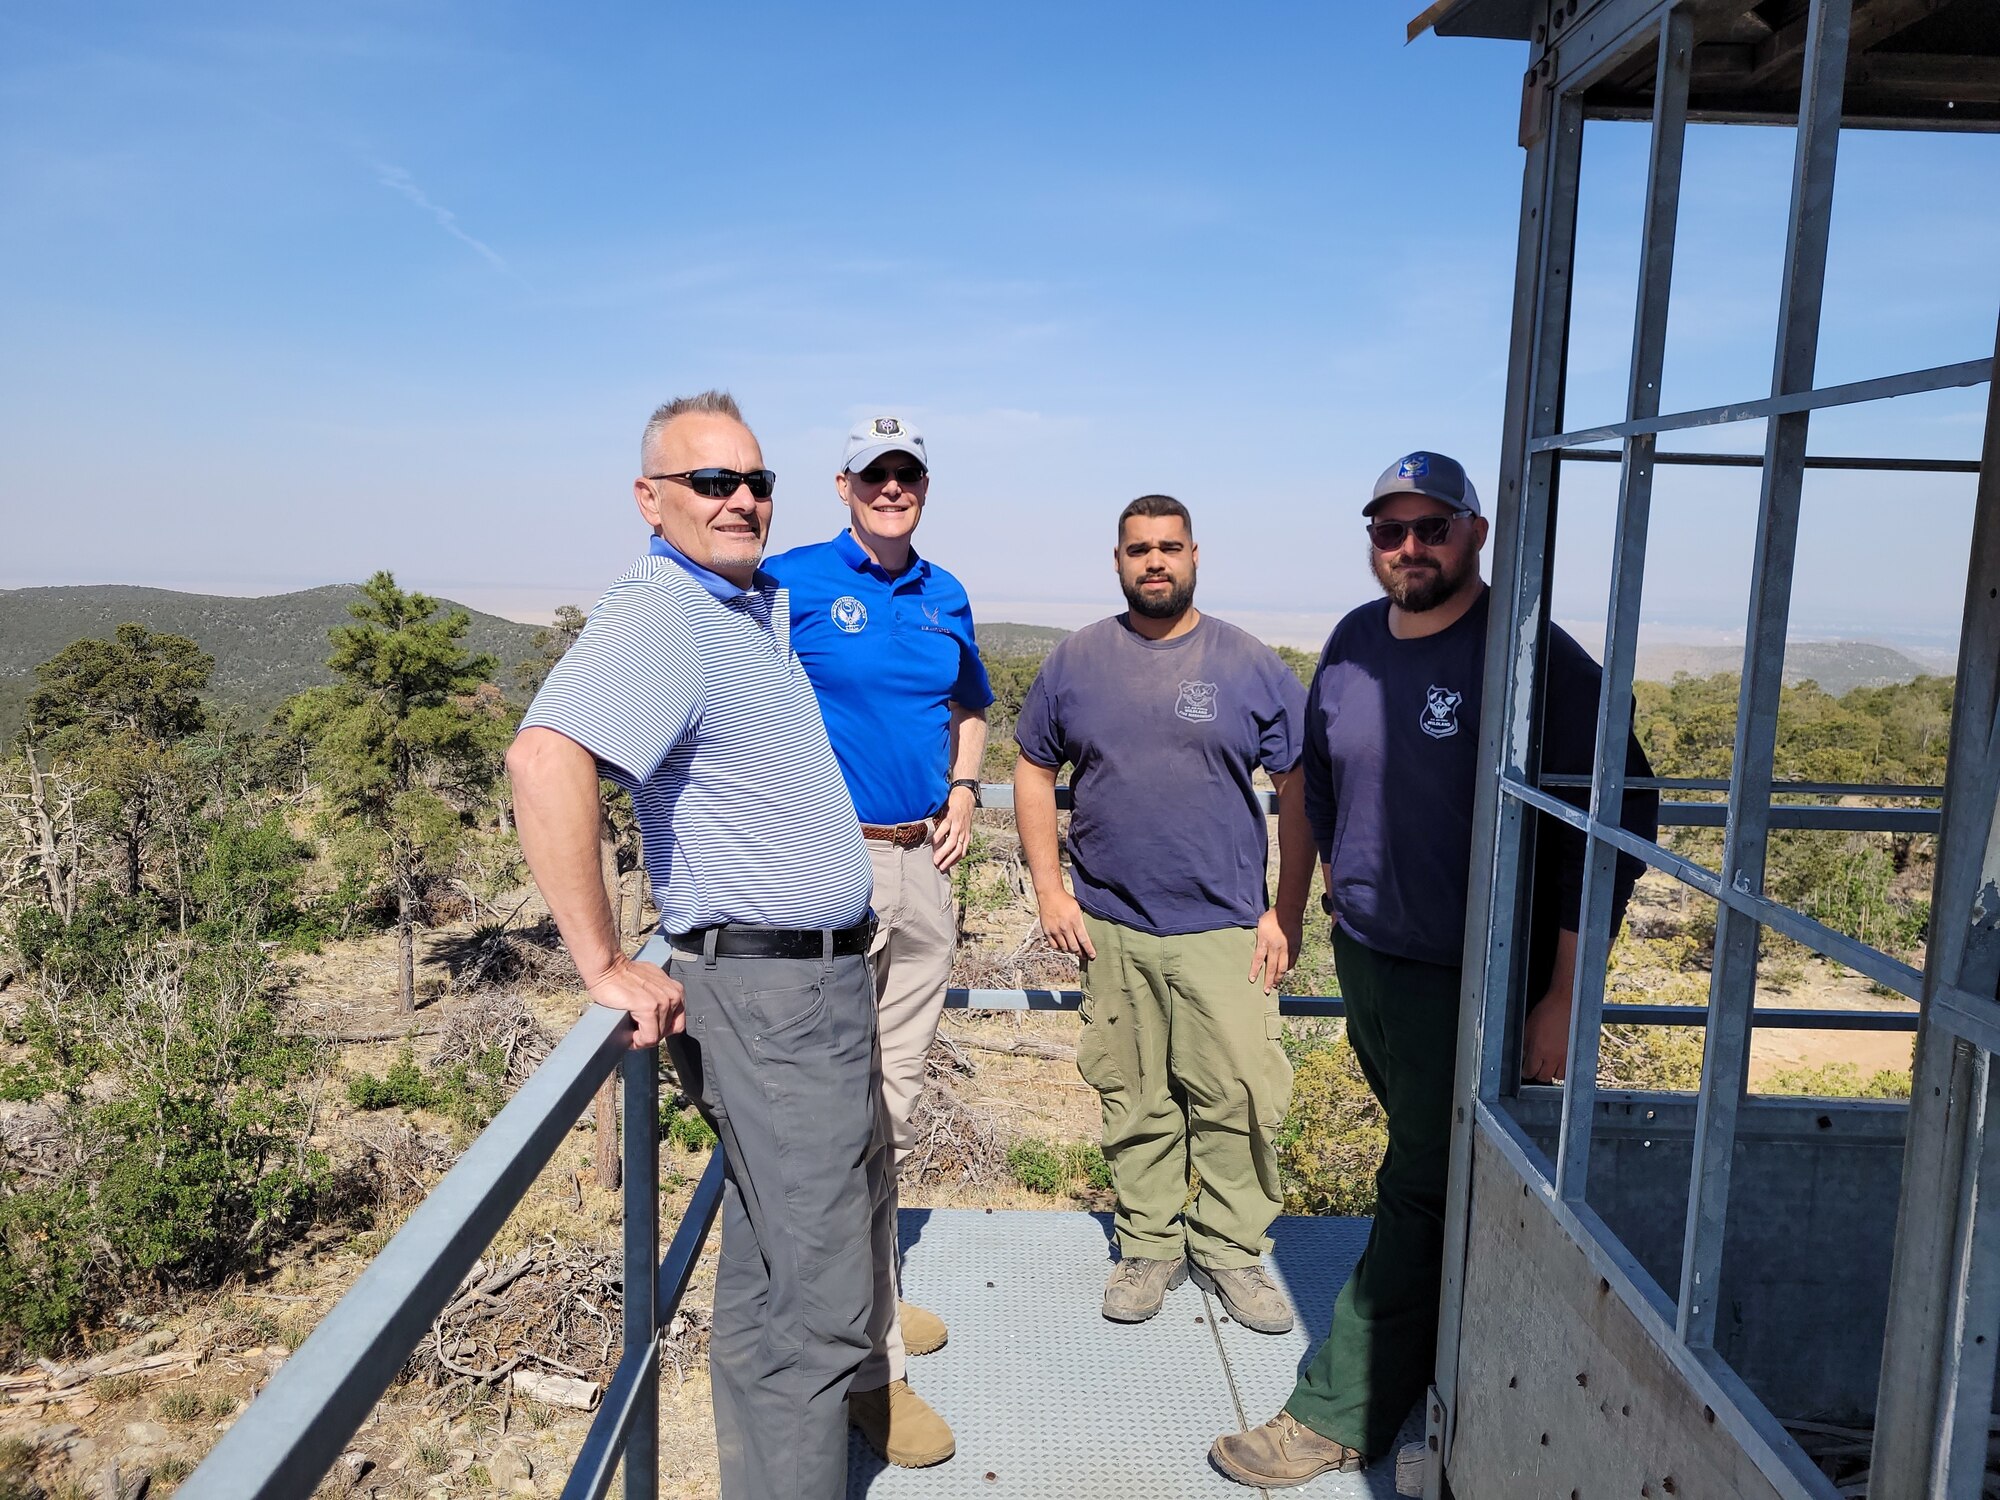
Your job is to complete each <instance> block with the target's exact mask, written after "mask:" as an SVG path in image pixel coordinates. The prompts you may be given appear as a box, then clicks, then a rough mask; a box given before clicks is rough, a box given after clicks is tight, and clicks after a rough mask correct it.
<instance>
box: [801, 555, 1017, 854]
mask: <svg viewBox="0 0 2000 1500" xmlns="http://www.w3.org/2000/svg"><path fill="white" fill-rule="evenodd" d="M764 570H765V571H766V572H767V573H769V574H771V575H772V576H773V577H774V578H776V579H777V580H778V581H779V582H780V583H782V584H783V585H784V586H785V590H786V592H787V593H789V594H790V595H791V597H792V645H793V646H794V647H795V648H796V649H797V651H798V653H799V660H800V661H802V662H804V663H805V668H806V675H807V676H808V677H810V678H811V679H812V683H813V686H814V687H815V688H817V689H818V690H819V706H820V713H821V715H822V716H823V717H824V718H825V720H826V732H827V737H828V738H829V739H831V740H832V741H833V753H834V755H835V756H836V757H838V758H839V761H840V770H841V774H842V775H844V776H845V777H846V778H847V790H848V793H849V794H850V795H851V796H852V797H853V798H854V808H855V811H856V812H858V813H859V814H860V815H861V820H862V821H863V822H864V823H914V822H916V821H917V820H918V819H920V818H928V817H929V816H930V815H931V814H932V813H934V812H936V811H937V810H938V809H939V808H940V807H942V806H944V799H945V789H946V784H947V782H948V780H949V778H950V771H951V705H952V704H954V703H956V704H958V705H959V707H961V708H972V709H979V708H984V707H986V706H987V705H988V704H989V703H991V702H992V701H993V689H992V687H991V686H989V685H988V683H987V680H986V667H985V665H984V663H982V662H981V661H980V659H979V643H978V641H977V639H976V638H975V637H974V635H973V631H972V604H971V602H970V601H969V600H968V599H967V598H966V596H965V588H964V586H963V585H962V584H960V583H959V581H958V580H957V579H956V578H954V577H952V576H951V574H949V573H947V572H946V571H945V570H944V569H943V568H940V567H938V566H937V565H936V564H935V563H932V562H930V561H928V560H926V559H924V558H921V557H919V556H917V555H916V553H915V552H912V553H911V554H910V564H909V566H908V567H906V568H904V569H903V571H902V572H900V573H896V574H891V573H889V572H887V571H886V570H885V569H884V568H883V567H882V566H881V565H880V564H879V563H877V562H876V561H875V560H874V559H873V558H871V557H869V555H868V553H867V552H866V551H865V550H864V549H863V548H862V546H861V544H860V543H859V542H857V541H856V540H855V539H854V535H853V533H852V532H850V531H846V530H843V531H842V532H841V533H840V535H839V536H837V537H835V538H834V539H833V540H832V541H830V542H815V543H813V544H812V545H810V546H806V547H794V548H793V549H792V550H791V551H789V552H781V553H779V554H778V555H777V556H776V557H771V558H766V559H765V561H764Z"/></svg>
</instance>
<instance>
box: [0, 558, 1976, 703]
mask: <svg viewBox="0 0 2000 1500" xmlns="http://www.w3.org/2000/svg"><path fill="white" fill-rule="evenodd" d="M360 592H361V590H360V586H359V585H357V584H330V585H327V586H325V587H322V588H316V589H303V590H301V591H299V592H297V593H291V594H271V595H266V596H264V597H262V598H254V599H238V598H230V597H226V596H222V595H215V594H184V593H179V592H176V591H174V590H172V589H155V588H142V587H139V586H137V585H134V584H92V585H84V586H71V587H61V588H25V589H0V742H4V741H5V740H7V739H11V738H12V736H13V734H14V732H15V731H16V730H17V729H19V728H20V726H21V722H22V716H23V714H24V711H25V709H26V706H27V701H28V697H29V695H30V694H31V693H32V692H33V691H34V686H35V678H34V669H35V667H36V665H37V664H38V663H41V662H44V661H47V660H48V659H49V658H50V657H52V656H54V655H55V654H56V653H57V652H58V651H60V650H62V648H63V647H65V646H67V645H69V644H70V642H72V641H77V640H82V639H84V638H86V637H93V636H94V637H97V638H100V639H102V638H105V637H108V636H109V635H110V634H111V633H112V631H114V630H115V629H117V627H118V626H119V625H121V624H123V623H124V622H125V621H127V620H134V621H137V622H138V623H139V624H141V625H144V626H145V627H146V628H147V629H148V630H154V631H165V632H170V633H172V634H175V635H184V636H187V637H189V638H190V639H191V640H193V641H194V642H195V643H196V644H197V645H199V646H200V647H201V648H202V650H204V651H206V652H208V653H209V654H210V655H211V656H213V657H214V658H215V673H214V676H213V677H212V678H211V679H210V682H209V693H208V696H209V699H210V701H211V702H212V703H213V704H214V706H215V707H216V708H218V709H221V710H223V711H224V712H227V713H230V714H233V715H235V716H236V717H237V718H238V719H240V720H241V721H242V722H244V723H246V724H258V723H261V722H263V721H264V720H265V719H267V718H268V717H269V716H270V714H271V712H272V711H273V710H274V709H276V708H277V706H278V705H279V704H280V703H282V702H284V700H285V699H286V698H288V697H290V696H291V695H292V694H293V693H296V692H298V691H299V690H300V689H301V688H306V687H311V686H313V685H315V684H317V683H323V682H330V681H332V674H331V673H330V672H328V670H327V667H326V658H327V654H328V653H329V652H330V651H331V650H332V645H331V643H330V642H329V641H328V639H327V633H328V632H329V631H331V630H332V629H333V628H334V627H335V626H337V625H346V624H348V623H350V622H351V619H352V617H351V616H350V615H349V614H348V612H347V606H348V604H349V603H351V602H352V601H353V600H354V599H356V598H358V597H360ZM442 602H443V604H444V606H445V607H446V608H447V609H465V606H464V605H460V604H456V603H454V602H453V601H451V600H449V599H447V600H443V601H442ZM466 613H467V614H468V615H469V616H470V617H471V621H472V626H471V629H470V630H468V631H467V633H466V644H467V646H468V647H469V648H470V649H471V650H473V651H475V652H489V653H491V654H492V655H493V656H495V657H497V658H498V659H499V662H500V680H501V683H502V685H503V686H507V687H510V688H511V687H512V686H513V669H514V667H515V665H516V664H517V663H519V662H521V661H524V660H526V659H527V658H528V657H529V656H531V655H533V654H534V638H535V631H536V629H537V627H535V626H533V625H523V624H520V623H519V622H518V621H514V620H507V619H503V618H501V617H500V616H498V615H489V614H482V613H480V612H479V611H477V610H472V609H466ZM978 629H979V645H980V649H981V650H982V651H984V652H986V653H988V654H989V655H992V656H1033V657H1042V656H1046V655H1048V653H1049V652H1050V651H1051V650H1052V649H1053V648H1054V647H1055V645H1056V643H1057V642H1058V641H1060V640H1062V639H1063V638H1064V637H1065V636H1067V635H1069V634H1070V632H1069V631H1067V630H1064V629H1062V628H1060V627H1058V626H1054V625H1021V624H1016V623H1014V622H1012V621H1006V620H999V621H988V622H986V623H984V624H982V625H980V626H979V628H978ZM1585 644H1586V645H1587V646H1594V645H1595V644H1596V643H1595V642H1593V641H1591V640H1588V639H1586V640H1585ZM1741 661H1742V652H1741V651H1740V649H1739V648H1737V647H1734V646H1711V645H1676V644H1671V643H1667V644H1660V645H1654V646H1647V647H1644V648H1642V649H1641V650H1640V652H1639V661H1638V671H1637V676H1638V677H1639V678H1640V679H1641V680H1647V681H1655V682H1668V681H1671V680H1672V679H1673V677H1674V674H1675V673H1677V672H1690V673H1693V674H1695V675H1697V676H1707V675H1709V674H1711V673H1715V672H1734V671H1736V670H1738V668H1739V667H1740V665H1741ZM1936 670H1937V669H1936V668H1935V667H1934V666H1931V665H1927V664H1925V663H1923V662H1920V661H1918V660H1917V659H1916V658H1914V657H1912V656H1909V655H1906V654H1905V653H1903V652H1901V651H1898V650H1895V649H1894V648H1892V647H1889V646H1884V645H1880V644H1878V643H1876V642H1874V641H1793V642H1791V643H1790V644H1789V645H1788V646H1787V648H1786V652H1785V681H1786V682H1787V683H1797V682H1800V681H1803V680H1805V679H1807V678H1811V679H1812V680H1813V681H1815V682H1817V683H1818V684H1819V685H1820V686H1821V687H1822V688H1824V689H1826V691H1827V692H1829V693H1832V694H1834V695H1835V696H1839V695H1840V694H1842V693H1845V692H1848V691H1850V690H1851V689H1853V688H1856V687H1879V686H1887V685H1890V684H1892V683H1899V682H1909V681H1911V680H1912V679H1914V678H1917V677H1920V676H1923V675H1925V674H1926V673H1934V672H1935V671H1936Z"/></svg>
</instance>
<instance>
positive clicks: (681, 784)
mask: <svg viewBox="0 0 2000 1500" xmlns="http://www.w3.org/2000/svg"><path fill="white" fill-rule="evenodd" d="M530 726H536V727H539V728H543V729H553V730H554V731H555V732H556V733H558V734H560V735H563V736H565V737H567V738H569V739H572V740H574V741H576V742H577V743H578V744H579V745H582V746H583V747H584V748H585V749H586V750H588V751H590V753H591V754H592V755H593V756H595V757H596V758H597V763H598V767H599V769H600V770H601V771H602V773H603V774H604V776H605V777H606V778H608V779H609V780H611V781H613V782H616V783H617V784H618V785H619V786H621V787H624V788H625V789H626V790H627V791H629V792H630V793H631V794H632V808H633V811H634V812H635V813H636V814H637V815H638V819H639V832H640V835H641V836H642V838H643V839H644V841H645V847H646V869H647V872H648V874H650V875H651V876H652V880H653V899H654V900H655V902H656V903H657V904H658V906H659V908H660V925H661V927H662V928H663V929H664V930H665V931H667V932H687V931H690V930H692V929H694V928H697V927H707V926H711V925H713V924H715V923H719V922H747V923H755V924H758V925H762V926H769V927H846V926H849V925H851V924H852V923H855V922H858V921H860V920H861V919H862V917H864V916H865V915H867V912H868V899H869V896H870V894H871V891H872V886H873V877H872V876H871V874H870V871H869V865H868V851H867V847H866V846H865V845H864V844H863V843H862V841H861V827H860V824H859V823H858V822H857V821H856V817H855V812H854V804H853V801H852V800H851V799H850V798H849V797H848V795H847V785H846V783H845V782H844V781H843V780H842V779H841V774H840V765H839V762H838V761H836V760H835V759H834V754H833V747H832V745H831V744H829V743H828V742H827V737H826V727H825V725H824V724H823V723H822V722H821V720H820V713H819V704H818V702H817V700H816V699H815V698H814V696H813V689H812V683H811V682H810V681H808V680H807V677H806V673H805V668H804V667H803V666H801V665H800V664H799V658H798V656H797V654H796V653H795V652H794V651H793V650H792V648H791V620H790V601H789V599H788V598H787V596H786V593H785V590H784V589H782V588H780V587H778V586H777V584H776V581H775V580H773V579H771V578H770V577H769V576H767V575H765V574H762V573H760V574H758V575H757V577H756V578H755V579H754V580H753V582H752V586H751V587H750V588H748V589H743V588H738V587H737V586H736V585H735V584H733V583H731V582H729V580H727V579H725V578H723V577H721V576H720V575H718V574H716V573H712V572H710V571H709V570H708V569H706V568H703V567H701V566H699V565H698V564H696V563H695V562H693V561H692V560H691V559H688V558H686V557H683V556H682V555H681V554H680V553H679V552H677V551H675V550H674V549H673V548H672V547H671V546H669V545H668V544H667V543H665V542H663V541H661V540H660V539H658V538H655V539H654V542H653V547H652V550H651V554H650V555H649V556H646V557H643V558H641V559H640V560H639V561H638V562H637V563H635V564H633V566H632V569H631V571H629V572H628V573H626V574H625V576H624V577H623V578H620V579H619V580H618V581H617V582H616V583H614V584H613V585H612V586H611V588H610V589H609V591H607V592H606V593H605V595H604V597H603V598H602V599H600V600H598V602H597V607H596V608H595V609H594V610H592V611H591V614H590V620H589V622H588V623H587V624H586V625H585V626H584V628H583V633H582V634H581V635H580V636H578V637H577V640H576V644H575V645H573V646H571V647H570V649H569V650H568V652H566V653H565V654H564V656H563V658H562V660H561V661H559V662H557V663H556V666H555V670H554V671H552V672H550V673H549V677H548V680H547V681H546V682H545V683H543V684H542V690H541V691H540V692H539V693H537V694H536V695H535V701H534V702H533V703H532V704H530V705H529V706H528V712H527V716H526V717H525V718H523V719H522V721H521V727H522V728H524V729H525V728H528V727H530Z"/></svg>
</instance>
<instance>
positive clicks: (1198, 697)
mask: <svg viewBox="0 0 2000 1500" xmlns="http://www.w3.org/2000/svg"><path fill="white" fill-rule="evenodd" d="M1174 712H1175V713H1177V714H1179V715H1180V716H1181V717H1182V718H1183V719H1186V720H1187V721H1188V722H1189V723H1191V724H1206V723H1207V722H1208V721H1209V720H1210V719H1213V718H1214V717H1215V684H1214V683H1212V682H1184V683H1182V684H1181V695H1180V697H1179V698H1177V699H1175V700H1174Z"/></svg>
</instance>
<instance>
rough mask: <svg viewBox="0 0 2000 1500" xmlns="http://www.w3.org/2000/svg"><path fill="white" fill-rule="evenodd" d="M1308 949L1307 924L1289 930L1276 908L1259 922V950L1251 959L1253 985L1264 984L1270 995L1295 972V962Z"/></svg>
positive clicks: (1297, 924) (1291, 927)
mask: <svg viewBox="0 0 2000 1500" xmlns="http://www.w3.org/2000/svg"><path fill="white" fill-rule="evenodd" d="M1304 946H1305V931H1304V924H1303V922H1294V923H1292V924H1290V925H1289V926H1287V925H1286V924H1285V923H1284V921H1282V920H1281V919H1280V918H1279V916H1278V913H1277V910H1276V908H1273V909H1271V910H1269V911H1267V912H1265V913H1264V915H1263V916H1261V917H1259V918H1258V919H1257V947H1256V951H1255V952H1254V953H1253V954H1252V955H1251V958H1250V982H1251V983H1253V984H1257V983H1261V984H1262V985H1263V986H1264V993H1265V994H1267V995H1268V994H1270V993H1271V992H1272V991H1273V990H1275V989H1276V988H1277V987H1278V981H1279V980H1280V979H1283V978H1284V977H1285V976H1286V975H1287V974H1289V973H1290V972H1291V970H1292V962H1293V960H1294V959H1295V958H1296V957H1297V955H1298V952H1299V950H1300V949H1301V948H1302V947H1304Z"/></svg>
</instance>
